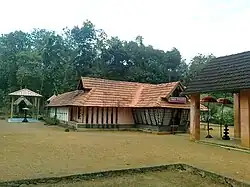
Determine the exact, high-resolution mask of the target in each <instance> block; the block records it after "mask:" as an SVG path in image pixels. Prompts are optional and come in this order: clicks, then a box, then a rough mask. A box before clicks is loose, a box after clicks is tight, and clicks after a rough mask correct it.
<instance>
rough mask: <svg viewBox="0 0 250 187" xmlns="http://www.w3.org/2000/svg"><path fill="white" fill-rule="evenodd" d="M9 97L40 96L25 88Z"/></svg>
mask: <svg viewBox="0 0 250 187" xmlns="http://www.w3.org/2000/svg"><path fill="white" fill-rule="evenodd" d="M9 95H11V96H28V97H42V95H40V94H38V93H36V92H33V91H31V90H29V89H27V88H25V89H21V90H18V91H15V92H12V93H10V94H9Z"/></svg>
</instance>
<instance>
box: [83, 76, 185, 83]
mask: <svg viewBox="0 0 250 187" xmlns="http://www.w3.org/2000/svg"><path fill="white" fill-rule="evenodd" d="M84 79H92V80H100V81H109V82H117V83H131V84H140V85H141V84H142V85H161V84H172V83H177V82H180V81H174V82H163V83H157V84H153V83H144V82H138V81H137V82H136V81H122V80H114V79H104V78H98V77H81V80H82V81H83V84H84Z"/></svg>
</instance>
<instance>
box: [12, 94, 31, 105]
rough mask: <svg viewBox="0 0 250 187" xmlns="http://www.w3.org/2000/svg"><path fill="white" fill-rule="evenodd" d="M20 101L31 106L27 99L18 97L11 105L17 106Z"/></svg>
mask: <svg viewBox="0 0 250 187" xmlns="http://www.w3.org/2000/svg"><path fill="white" fill-rule="evenodd" d="M22 101H24V103H25V104H26V105H27V106H32V104H31V102H30V101H29V100H28V99H26V98H25V97H24V96H21V97H19V98H18V99H17V100H16V101H15V102H14V103H13V104H14V105H19V104H20V103H21V102H22Z"/></svg>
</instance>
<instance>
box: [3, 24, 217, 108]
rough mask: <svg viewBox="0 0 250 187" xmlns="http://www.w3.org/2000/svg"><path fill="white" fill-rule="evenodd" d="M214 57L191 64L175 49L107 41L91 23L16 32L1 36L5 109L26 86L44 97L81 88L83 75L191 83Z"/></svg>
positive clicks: (114, 39) (140, 39) (139, 41)
mask: <svg viewBox="0 0 250 187" xmlns="http://www.w3.org/2000/svg"><path fill="white" fill-rule="evenodd" d="M211 58H213V55H209V56H204V55H198V56H196V57H194V58H193V59H192V60H191V64H190V65H189V66H188V64H187V63H186V62H185V60H184V59H182V57H181V54H180V52H179V51H178V49H176V48H172V49H171V50H170V51H164V50H160V49H155V48H154V47H152V46H151V45H145V44H144V41H143V37H142V36H137V37H136V38H135V40H133V41H123V40H121V39H119V38H118V37H113V36H111V37H108V36H107V34H106V33H105V32H104V31H103V30H101V29H97V28H96V27H95V25H94V24H93V23H92V22H90V21H88V20H86V21H85V22H84V23H83V24H82V25H81V26H75V27H73V28H71V29H69V28H64V29H63V30H62V32H61V34H58V33H56V32H55V31H49V30H46V29H34V30H33V31H32V32H23V31H13V32H10V33H8V34H2V35H1V36H0V97H1V98H3V99H1V100H0V107H1V106H3V104H4V103H5V101H7V97H6V96H7V94H8V93H10V92H12V91H16V90H18V89H20V88H24V87H27V88H29V89H31V90H33V91H36V92H39V93H40V94H42V95H43V96H45V98H48V97H50V96H51V95H52V94H53V93H62V92H65V91H70V90H74V89H76V81H77V80H78V79H79V77H80V76H91V77H99V78H107V79H114V80H125V81H136V82H148V83H163V82H170V81H177V80H180V79H182V80H185V81H186V82H188V81H189V80H190V79H191V78H193V77H194V76H195V75H196V73H197V72H198V71H200V69H201V68H202V67H203V65H204V64H206V63H207V62H208V61H209V60H210V59H211Z"/></svg>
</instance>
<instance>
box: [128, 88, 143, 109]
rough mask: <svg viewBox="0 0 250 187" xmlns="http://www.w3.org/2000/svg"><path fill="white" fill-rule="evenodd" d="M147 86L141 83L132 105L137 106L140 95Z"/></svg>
mask: <svg viewBox="0 0 250 187" xmlns="http://www.w3.org/2000/svg"><path fill="white" fill-rule="evenodd" d="M145 87H146V86H145V85H140V86H139V88H138V90H136V92H135V96H134V97H133V99H132V102H131V106H135V105H136V104H137V103H138V101H139V99H140V96H141V93H142V90H143V89H144V88H145Z"/></svg>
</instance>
